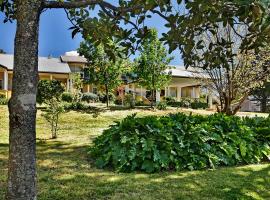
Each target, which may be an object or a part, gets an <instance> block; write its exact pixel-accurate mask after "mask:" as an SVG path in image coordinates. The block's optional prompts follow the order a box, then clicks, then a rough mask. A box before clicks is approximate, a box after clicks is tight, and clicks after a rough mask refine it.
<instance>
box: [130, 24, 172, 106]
mask: <svg viewBox="0 0 270 200" xmlns="http://www.w3.org/2000/svg"><path fill="white" fill-rule="evenodd" d="M172 59H173V58H172V57H168V52H167V50H166V48H165V47H164V46H163V44H162V42H161V41H160V40H159V38H158V33H157V31H156V30H155V29H152V30H151V31H150V33H149V35H148V36H147V37H146V38H145V39H144V40H143V42H142V47H141V50H140V56H139V58H138V59H137V60H136V63H137V64H136V65H135V67H134V68H135V69H134V72H135V73H136V74H137V75H138V82H139V84H140V85H141V86H143V87H146V88H147V89H148V90H150V91H151V107H153V102H154V99H155V92H156V91H157V90H158V91H159V90H161V89H162V88H164V87H165V86H166V85H167V84H168V83H169V82H170V80H171V74H170V71H169V69H170V67H169V63H170V61H171V60H172Z"/></svg>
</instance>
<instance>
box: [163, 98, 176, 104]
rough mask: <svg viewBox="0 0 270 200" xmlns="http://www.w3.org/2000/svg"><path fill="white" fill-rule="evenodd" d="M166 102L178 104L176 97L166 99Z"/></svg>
mask: <svg viewBox="0 0 270 200" xmlns="http://www.w3.org/2000/svg"><path fill="white" fill-rule="evenodd" d="M164 100H165V101H166V102H167V103H172V102H176V98H175V97H170V96H169V97H164Z"/></svg>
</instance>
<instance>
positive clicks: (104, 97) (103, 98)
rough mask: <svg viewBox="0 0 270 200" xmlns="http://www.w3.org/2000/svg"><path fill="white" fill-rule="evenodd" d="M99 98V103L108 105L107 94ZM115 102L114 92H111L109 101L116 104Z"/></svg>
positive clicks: (100, 94)
mask: <svg viewBox="0 0 270 200" xmlns="http://www.w3.org/2000/svg"><path fill="white" fill-rule="evenodd" d="M98 97H99V101H101V102H102V103H106V101H107V96H106V93H99V94H98ZM114 100H115V95H114V94H113V93H112V92H109V101H113V102H114Z"/></svg>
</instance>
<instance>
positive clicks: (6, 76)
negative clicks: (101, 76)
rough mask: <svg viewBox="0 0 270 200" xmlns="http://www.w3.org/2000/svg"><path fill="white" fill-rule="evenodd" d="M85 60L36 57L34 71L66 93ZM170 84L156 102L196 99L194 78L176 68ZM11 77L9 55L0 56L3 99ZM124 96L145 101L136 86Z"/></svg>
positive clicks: (129, 87) (91, 88) (8, 93)
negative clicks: (37, 59) (170, 99)
mask: <svg viewBox="0 0 270 200" xmlns="http://www.w3.org/2000/svg"><path fill="white" fill-rule="evenodd" d="M86 64H87V60H86V59H85V58H84V57H81V56H78V55H76V54H75V55H74V54H69V53H67V54H66V55H64V56H60V58H52V57H51V56H48V57H39V64H38V71H39V78H40V80H59V81H61V82H62V84H63V85H64V86H65V88H66V91H72V74H74V73H81V74H82V76H83V74H84V68H85V66H86ZM171 72H172V81H171V83H170V84H169V86H168V87H166V88H164V89H162V90H161V91H160V92H156V101H160V99H162V98H163V97H167V96H170V97H175V98H177V99H178V100H180V99H181V98H182V97H189V98H199V97H200V93H201V92H200V83H199V81H198V80H197V79H196V78H194V76H193V74H192V72H189V71H187V70H185V69H183V68H180V67H177V68H176V69H172V70H171ZM12 76H13V55H8V54H0V94H2V95H5V96H6V97H7V98H10V96H11V90H12ZM124 88H125V89H124V90H125V92H131V91H133V92H136V94H137V95H140V96H143V97H148V94H149V91H147V90H146V89H144V88H142V87H139V86H138V85H136V84H128V85H126V86H124ZM97 90H98V89H97V87H95V86H94V85H90V84H85V85H84V87H83V92H93V93H97V92H98V91H97Z"/></svg>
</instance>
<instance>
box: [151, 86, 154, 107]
mask: <svg viewBox="0 0 270 200" xmlns="http://www.w3.org/2000/svg"><path fill="white" fill-rule="evenodd" d="M153 107H154V90H151V108H153Z"/></svg>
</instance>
